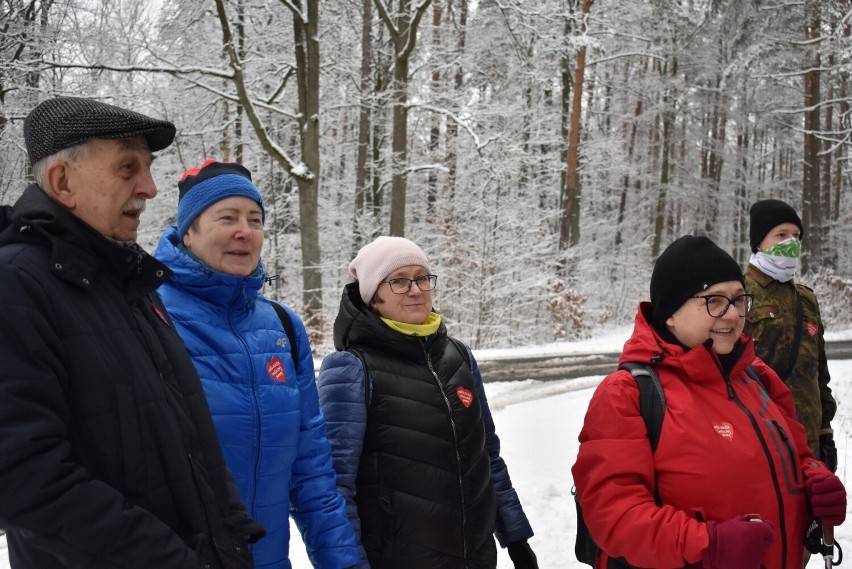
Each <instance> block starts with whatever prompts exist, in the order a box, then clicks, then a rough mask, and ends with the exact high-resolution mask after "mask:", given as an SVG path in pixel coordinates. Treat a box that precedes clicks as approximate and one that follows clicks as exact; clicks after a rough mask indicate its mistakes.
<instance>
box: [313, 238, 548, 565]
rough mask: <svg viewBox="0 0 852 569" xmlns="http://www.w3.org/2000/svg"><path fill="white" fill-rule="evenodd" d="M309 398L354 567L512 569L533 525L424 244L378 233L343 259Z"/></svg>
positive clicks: (526, 550) (525, 551) (524, 555)
mask: <svg viewBox="0 0 852 569" xmlns="http://www.w3.org/2000/svg"><path fill="white" fill-rule="evenodd" d="M349 272H350V273H351V276H352V278H353V279H354V281H353V282H352V283H350V284H348V285H346V286H345V288H344V290H343V298H342V299H341V302H340V311H339V313H338V315H337V319H336V320H335V322H334V344H335V347H336V348H337V349H338V350H339V351H337V352H334V353H332V354H330V355H328V356H326V358H325V359H324V360H323V363H322V367H321V369H320V374H319V392H320V402H321V404H322V408H323V412H324V413H325V416H326V420H327V422H328V429H329V439H330V440H331V445H332V449H333V455H334V465H335V469H336V470H337V482H338V486H339V489H340V492H341V493H342V494H343V496H344V497H345V498H346V502H347V508H348V512H349V517H350V519H351V520H352V525H353V527H354V528H355V531H356V534H357V536H358V538H359V542H360V546H361V551H362V560H363V563H362V567H365V568H366V567H369V568H371V569H401V568H412V569H415V568H417V569H421V568H422V569H425V568H428V569H493V568H494V567H496V564H497V551H496V546H495V543H494V534H495V533H496V535H497V538H498V539H499V541H500V543H501V545H503V546H507V547H508V551H509V556H510V557H511V559H512V561H513V563H514V566H515V567H516V568H518V569H535V568H537V567H538V564H537V560H536V556H535V554H534V553H533V551H532V549H531V548H530V546H529V544H528V542H527V540H528V539H529V538H531V537H532V535H533V532H532V528H531V527H530V524H529V522H528V521H527V518H526V516H525V515H524V512H523V509H522V507H521V504H520V501H519V499H518V496H517V493H516V492H515V490H514V488H513V487H512V482H511V480H510V478H509V472H508V470H507V468H506V464H505V463H504V461H503V459H502V458H501V457H500V441H499V439H498V437H497V434H496V433H495V428H494V422H493V420H492V418H491V413H490V410H489V408H488V402H487V400H486V398H485V391H484V389H483V385H482V378H481V376H480V374H479V370H478V368H477V366H476V362H475V361H474V359H473V356H472V354H471V352H470V350H469V349H468V348H467V347H466V346H465V345H464V344H462V343H460V342H458V341H457V340H455V339H453V338H451V337H450V336H449V335H448V334H447V329H446V326H445V325H444V323H443V322H442V320H441V316H440V315H439V314H438V313H437V312H435V311H434V310H433V306H432V293H433V291H434V290H435V287H436V284H437V279H438V277H437V276H436V275H434V274H432V272H431V268H430V264H429V262H428V260H427V259H426V255H425V254H424V253H423V251H422V250H421V249H420V247H418V246H417V245H416V244H414V243H413V242H411V241H409V240H408V239H404V238H402V237H386V236H383V237H379V238H378V239H376V240H375V241H373V242H372V243H370V244H368V245H366V246H364V247H363V248H362V249H361V250H360V251H359V252H358V255H357V256H356V257H355V259H354V260H353V261H352V262H351V263H350V264H349Z"/></svg>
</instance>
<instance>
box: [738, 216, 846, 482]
mask: <svg viewBox="0 0 852 569" xmlns="http://www.w3.org/2000/svg"><path fill="white" fill-rule="evenodd" d="M749 236H750V242H751V250H752V256H751V258H750V259H749V263H748V267H747V268H746V271H745V284H746V288H747V289H748V291H749V292H750V293H751V294H753V295H754V306H753V307H752V309H751V312H749V314H748V318H747V319H746V328H745V331H746V333H747V334H750V335H751V336H753V337H754V349H755V352H756V353H757V356H758V357H759V358H760V359H762V360H763V361H764V362H766V363H767V364H769V366H770V367H771V368H772V369H773V370H774V371H775V373H777V374H778V375H779V377H781V379H782V380H784V383H786V384H787V387H789V388H790V391H791V392H792V393H793V402H794V403H795V406H796V416H797V417H798V420H799V422H800V423H802V424H803V425H804V426H805V430H806V432H807V436H808V446H810V448H811V451H813V453H814V456H817V457H819V458H820V460H822V461H823V462H825V463H826V464H827V465H828V467H829V468H830V469H831V471H832V472H834V471H835V470H837V448H836V447H835V445H834V431H833V430H832V428H831V420H832V419H834V413H835V412H836V411H837V403H836V402H835V400H834V397H833V396H832V393H831V388H830V387H829V385H828V383H829V381H830V379H831V378H830V376H829V373H828V361H827V358H826V356H825V341H824V340H823V332H824V328H823V325H822V319H821V318H820V311H819V304H818V303H817V299H816V296H815V295H814V293H813V291H812V290H811V289H809V288H808V287H806V286H805V285H802V284H799V283H797V282H795V280H794V275H795V272H796V270H797V269H798V266H799V257H800V254H801V240H802V237H803V232H802V220H801V219H799V216H798V214H797V213H796V210H794V209H793V208H792V207H790V206H789V205H788V204H786V203H784V202H782V201H779V200H774V199H769V200H762V201H758V202H756V203H754V204H753V205H752V206H751V209H750V210H749Z"/></svg>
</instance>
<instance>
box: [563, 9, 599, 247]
mask: <svg viewBox="0 0 852 569" xmlns="http://www.w3.org/2000/svg"><path fill="white" fill-rule="evenodd" d="M592 3H593V0H583V5H582V16H581V20H580V27H579V33H580V34H585V33H586V18H587V17H588V15H589V10H590V9H591V7H592ZM585 73H586V48H585V47H580V49H579V50H578V52H577V67H576V69H575V70H574V93H573V97H572V100H571V132H570V133H569V135H568V157H567V165H568V170H567V172H566V177H565V200H564V202H563V204H562V218H561V226H560V232H559V248H560V250H565V249H567V248H568V247H572V246H574V245H577V244H578V243H579V242H580V175H579V163H580V121H581V114H582V112H583V80H584V77H585Z"/></svg>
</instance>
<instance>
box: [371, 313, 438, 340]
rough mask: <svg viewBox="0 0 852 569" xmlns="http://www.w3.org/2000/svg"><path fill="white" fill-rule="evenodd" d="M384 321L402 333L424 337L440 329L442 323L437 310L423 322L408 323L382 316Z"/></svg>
mask: <svg viewBox="0 0 852 569" xmlns="http://www.w3.org/2000/svg"><path fill="white" fill-rule="evenodd" d="M380 318H381V317H380ZM382 321H383V322H384V323H385V324H387V325H388V326H390V327H391V328H392V329H394V330H396V331H397V332H399V333H400V334H405V335H406V336H416V337H422V336H431V335H432V334H434V333H435V332H437V331H438V327H439V326H440V325H441V315H440V314H438V313H437V312H430V313H429V317H428V318H426V321H425V322H424V323H423V324H406V323H405V322H397V321H396V320H391V319H389V318H382Z"/></svg>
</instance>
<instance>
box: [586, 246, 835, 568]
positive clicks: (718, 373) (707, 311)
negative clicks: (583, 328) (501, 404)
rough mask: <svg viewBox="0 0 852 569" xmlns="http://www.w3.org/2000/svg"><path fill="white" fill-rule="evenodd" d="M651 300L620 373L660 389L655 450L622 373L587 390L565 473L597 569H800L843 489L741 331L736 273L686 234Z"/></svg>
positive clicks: (663, 262) (663, 266)
mask: <svg viewBox="0 0 852 569" xmlns="http://www.w3.org/2000/svg"><path fill="white" fill-rule="evenodd" d="M650 297H651V301H650V303H647V302H645V303H641V304H640V306H639V311H638V313H637V315H636V320H635V326H634V331H633V334H632V336H631V337H630V339H629V340H628V341H627V342H626V343H625V345H624V351H623V353H622V355H621V363H626V362H636V363H640V364H644V365H646V366H652V368H653V370H654V371H655V373H656V374H657V376H658V378H659V381H660V384H661V386H662V392H663V394H664V397H665V415H664V418H663V422H662V428H661V431H660V435H659V440H658V445H657V447H656V450H652V447H651V443H650V440H649V435H648V431H647V430H646V425H645V422H644V420H643V417H642V415H641V412H640V399H639V388H638V384H637V382H636V380H635V379H634V377H633V376H632V375H631V373H630V372H629V371H626V370H621V371H617V372H615V373H613V374H611V375H609V376H608V377H607V378H605V379H604V381H603V382H602V383H601V384H600V385H599V386H598V388H597V390H596V391H595V393H594V395H593V397H592V399H591V401H590V403H589V408H588V411H587V413H586V416H585V420H584V424H583V428H582V431H581V432H580V448H579V452H578V455H577V460H576V463H575V464H574V466H573V467H572V473H573V476H574V483H575V485H576V488H577V496H578V500H579V502H580V505H581V507H582V510H583V513H584V518H585V522H586V525H587V526H588V528H589V531H590V533H591V535H592V537H593V538H594V540H595V542H596V543H597V544H598V546H600V548H601V553H600V554H599V556H598V558H597V562H596V567H597V568H598V569H603V568H606V567H614V566H618V567H629V566H637V567H683V566H686V565H692V564H697V563H701V564H702V565H703V567H704V568H705V569H759V568H760V567H767V568H770V569H801V568H802V566H803V561H804V539H805V530H806V527H807V526H808V525H809V524H810V522H811V519H812V518H813V517H817V518H820V519H821V520H822V523H823V524H825V525H826V526H836V525H840V524H841V523H842V522H843V521H844V519H845V517H846V491H845V489H844V487H843V484H842V483H841V481H840V479H839V478H838V477H837V476H835V475H834V474H833V473H832V472H831V471H830V470H829V469H828V467H826V465H825V464H824V463H822V462H820V461H818V460H817V459H815V458H814V456H813V454H812V452H811V450H810V448H809V447H808V444H807V435H806V432H805V429H804V427H803V426H802V425H801V423H799V422H798V421H796V414H795V410H794V406H793V398H792V396H791V393H790V390H789V389H788V388H787V387H786V386H785V385H784V383H783V382H782V381H781V379H780V378H779V377H778V375H777V374H776V373H775V372H774V371H772V369H771V368H770V367H769V366H767V365H766V364H764V363H763V362H761V361H760V360H757V359H755V353H754V343H753V341H752V340H751V338H750V337H749V336H746V335H744V334H743V333H742V332H743V328H744V326H745V319H746V315H747V314H748V313H749V310H750V308H751V305H752V302H753V298H752V296H751V295H750V294H749V293H747V292H746V288H745V282H744V278H743V275H742V272H741V270H740V267H739V265H738V264H737V263H736V261H735V260H734V259H733V258H732V257H731V256H730V255H728V254H727V253H726V252H725V251H723V250H722V249H720V248H719V247H718V246H716V245H715V244H714V243H713V242H712V241H711V240H710V239H708V238H706V237H693V236H685V237H682V238H680V239H678V240H676V241H675V242H674V243H672V244H671V245H670V246H669V247H668V248H667V249H666V250H665V251H664V252H663V253H662V254H661V255H660V257H659V259H658V260H657V262H656V263H655V265H654V269H653V273H652V276H651V285H650Z"/></svg>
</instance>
